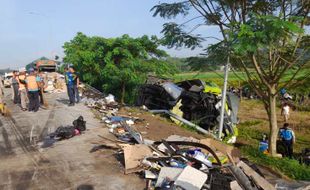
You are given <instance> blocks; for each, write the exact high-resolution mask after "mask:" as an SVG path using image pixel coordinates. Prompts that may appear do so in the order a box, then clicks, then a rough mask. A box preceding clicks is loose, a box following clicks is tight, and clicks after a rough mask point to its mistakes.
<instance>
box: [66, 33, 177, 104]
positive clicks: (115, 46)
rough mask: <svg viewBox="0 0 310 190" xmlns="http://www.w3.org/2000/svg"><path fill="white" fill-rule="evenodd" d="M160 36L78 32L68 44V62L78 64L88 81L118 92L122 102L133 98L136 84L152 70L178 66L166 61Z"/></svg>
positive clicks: (168, 71)
mask: <svg viewBox="0 0 310 190" xmlns="http://www.w3.org/2000/svg"><path fill="white" fill-rule="evenodd" d="M158 46H159V44H158V43H157V38H156V37H155V36H153V37H152V38H149V37H148V36H142V37H141V38H132V37H130V36H128V35H123V36H121V37H118V38H108V39H107V38H103V37H97V36H95V37H88V36H86V35H84V34H82V33H78V34H77V35H76V37H75V38H74V39H72V40H71V41H70V42H66V43H65V44H64V46H63V47H64V50H65V57H64V61H65V62H66V63H72V64H73V65H75V66H76V67H77V70H78V71H79V72H80V74H81V77H82V79H83V80H84V81H86V82H88V83H90V84H91V85H93V86H95V87H97V88H99V89H102V90H104V91H105V92H109V93H113V94H114V95H116V96H117V97H118V98H119V99H120V102H121V103H124V102H125V100H127V102H128V101H133V98H134V97H135V92H136V91H135V89H136V87H137V86H138V85H139V84H141V83H143V82H144V81H145V79H146V75H147V73H149V72H155V73H156V74H158V75H169V74H173V73H174V72H175V70H174V67H173V65H172V67H171V65H169V64H168V63H167V62H166V57H167V53H166V52H165V51H163V50H160V49H158Z"/></svg>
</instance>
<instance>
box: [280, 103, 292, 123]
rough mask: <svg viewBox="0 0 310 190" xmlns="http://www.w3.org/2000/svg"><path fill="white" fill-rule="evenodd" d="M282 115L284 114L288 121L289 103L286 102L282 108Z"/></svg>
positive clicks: (285, 120) (285, 119)
mask: <svg viewBox="0 0 310 190" xmlns="http://www.w3.org/2000/svg"><path fill="white" fill-rule="evenodd" d="M281 115H283V118H284V122H287V121H288V119H289V117H290V106H289V105H288V103H284V105H283V107H282V110H281Z"/></svg>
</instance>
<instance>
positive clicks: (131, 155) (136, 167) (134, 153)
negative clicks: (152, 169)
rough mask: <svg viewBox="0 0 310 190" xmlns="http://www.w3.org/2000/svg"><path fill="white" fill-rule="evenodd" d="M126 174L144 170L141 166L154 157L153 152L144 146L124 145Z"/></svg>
mask: <svg viewBox="0 0 310 190" xmlns="http://www.w3.org/2000/svg"><path fill="white" fill-rule="evenodd" d="M123 150H124V159H125V174H129V173H134V172H137V171H141V170H143V168H142V167H141V166H140V163H141V161H142V160H143V159H144V158H145V157H147V156H152V150H151V149H150V148H149V147H148V146H147V145H144V144H136V145H124V148H123Z"/></svg>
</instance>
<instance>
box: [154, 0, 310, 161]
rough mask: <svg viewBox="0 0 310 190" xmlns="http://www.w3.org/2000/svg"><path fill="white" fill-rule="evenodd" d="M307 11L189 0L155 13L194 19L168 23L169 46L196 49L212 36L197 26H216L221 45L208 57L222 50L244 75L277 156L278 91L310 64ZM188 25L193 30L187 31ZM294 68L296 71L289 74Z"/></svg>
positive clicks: (247, 1)
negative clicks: (259, 104) (265, 118)
mask: <svg viewBox="0 0 310 190" xmlns="http://www.w3.org/2000/svg"><path fill="white" fill-rule="evenodd" d="M309 7H310V2H309V1H307V0H239V1H232V0H185V1H178V2H175V3H160V4H158V5H156V6H154V7H153V8H152V9H151V11H153V12H154V14H153V15H154V16H157V15H159V16H161V17H163V18H165V19H172V18H175V17H176V16H178V15H183V16H184V17H187V16H189V15H194V16H193V18H191V19H190V20H188V21H186V22H184V23H181V24H177V23H175V22H169V23H166V24H164V26H163V30H162V33H163V34H164V38H163V40H162V42H163V44H165V45H167V46H168V47H182V46H185V47H189V48H195V47H197V46H199V45H201V42H202V41H203V40H205V39H207V38H214V37H212V36H208V37H203V36H202V34H195V33H194V31H195V29H196V28H198V27H200V26H203V25H215V26H218V28H219V31H220V33H221V35H222V38H221V39H218V38H217V40H218V41H219V42H218V43H216V44H214V45H212V46H210V47H209V48H208V51H209V52H207V56H210V55H212V52H213V53H214V52H215V51H218V52H217V53H216V55H218V57H219V56H220V57H222V58H223V57H225V58H227V56H225V55H229V57H230V58H231V59H230V60H231V61H232V64H233V66H234V67H235V68H238V69H240V70H242V71H244V72H245V73H246V76H247V82H248V83H249V84H250V85H251V87H252V88H253V89H254V90H255V91H256V93H257V94H258V95H260V97H261V99H262V101H263V103H264V105H265V109H266V111H267V114H268V118H269V121H270V122H269V126H270V140H269V149H270V153H271V155H272V156H274V155H276V140H277V134H278V126H277V116H276V99H277V96H278V92H279V90H280V89H281V88H286V87H288V86H289V85H290V84H292V81H293V80H294V78H295V77H296V75H297V74H298V73H299V72H300V70H302V68H303V67H304V66H305V65H306V64H308V63H309V58H307V57H306V55H307V54H309V46H307V45H304V44H309V36H307V35H306V34H305V33H304V27H305V26H307V25H309V21H310V19H309ZM190 23H193V24H194V25H191V24H190ZM189 26H192V29H190V30H189V31H186V28H188V27H189ZM220 52H222V53H220ZM213 55H214V54H213ZM293 67H295V68H297V69H296V70H294V72H293V74H291V76H288V74H287V73H288V72H291V71H292V68H293ZM287 77H289V79H288V80H286V78H287Z"/></svg>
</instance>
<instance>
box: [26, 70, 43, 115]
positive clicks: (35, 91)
mask: <svg viewBox="0 0 310 190" xmlns="http://www.w3.org/2000/svg"><path fill="white" fill-rule="evenodd" d="M25 82H26V84H27V90H28V98H29V107H28V110H29V111H33V112H37V111H38V110H39V108H40V101H39V83H40V77H38V76H37V75H36V74H35V72H34V69H33V68H30V69H29V75H28V76H27V77H26V80H25Z"/></svg>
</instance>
